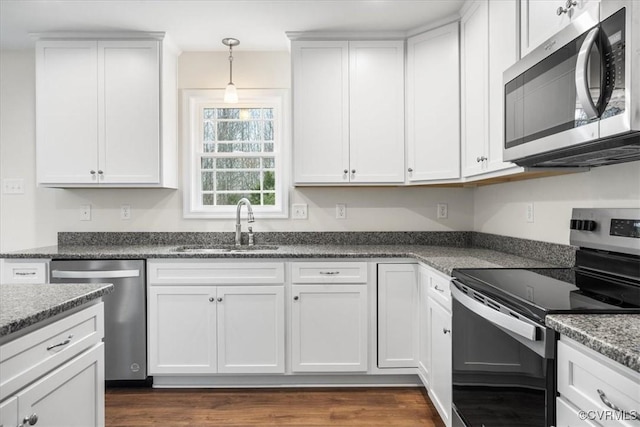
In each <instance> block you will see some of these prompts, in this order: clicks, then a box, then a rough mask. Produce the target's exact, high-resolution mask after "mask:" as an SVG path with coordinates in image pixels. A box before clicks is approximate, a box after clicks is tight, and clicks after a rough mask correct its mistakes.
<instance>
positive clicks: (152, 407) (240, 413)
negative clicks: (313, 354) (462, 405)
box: [105, 388, 444, 427]
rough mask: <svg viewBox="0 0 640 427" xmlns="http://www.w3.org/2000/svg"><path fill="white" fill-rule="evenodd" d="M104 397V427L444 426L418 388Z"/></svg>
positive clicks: (132, 391)
mask: <svg viewBox="0 0 640 427" xmlns="http://www.w3.org/2000/svg"><path fill="white" fill-rule="evenodd" d="M105 397H106V399H105V413H106V427H124V426H163V427H173V426H197V427H200V426H202V427H205V426H225V427H227V426H230V427H240V426H322V427H325V426H340V427H347V426H349V427H351V426H368V427H373V426H385V427H388V426H426V427H444V423H443V422H442V420H441V419H440V417H439V416H438V413H437V411H436V410H435V408H434V407H433V405H432V403H431V401H430V400H429V398H428V397H427V395H426V393H425V392H424V391H423V390H422V389H421V388H320V389H307V388H302V389H148V388H147V389H136V388H128V389H127V388H110V389H107V390H106V394H105Z"/></svg>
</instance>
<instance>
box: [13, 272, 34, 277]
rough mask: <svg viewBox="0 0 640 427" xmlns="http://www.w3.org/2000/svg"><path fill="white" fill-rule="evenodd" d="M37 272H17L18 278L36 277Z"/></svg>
mask: <svg viewBox="0 0 640 427" xmlns="http://www.w3.org/2000/svg"><path fill="white" fill-rule="evenodd" d="M35 275H36V272H35V271H16V276H35Z"/></svg>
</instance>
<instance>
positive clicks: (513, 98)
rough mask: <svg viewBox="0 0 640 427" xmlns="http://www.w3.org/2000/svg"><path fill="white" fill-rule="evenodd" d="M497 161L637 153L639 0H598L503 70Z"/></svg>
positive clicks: (546, 162) (575, 163)
mask: <svg viewBox="0 0 640 427" xmlns="http://www.w3.org/2000/svg"><path fill="white" fill-rule="evenodd" d="M503 77H504V106H505V108H504V119H505V120H504V135H505V141H504V151H503V154H504V160H505V161H511V162H514V163H517V164H518V165H520V166H525V167H586V166H601V165H607V164H614V163H622V162H628V161H634V160H640V2H639V1H633V0H630V1H629V0H627V1H615V0H602V1H601V2H599V3H596V4H595V5H594V7H591V8H590V9H589V10H586V11H584V12H583V13H582V14H581V15H579V16H577V17H575V18H574V19H573V20H572V22H571V24H570V25H569V26H568V27H566V28H564V29H563V30H562V31H561V32H559V33H558V34H556V35H555V36H554V37H552V38H550V39H549V40H547V41H546V42H545V43H543V44H542V45H541V46H540V47H538V48H536V49H535V50H534V51H532V52H531V53H530V54H528V55H527V56H525V57H524V58H522V59H521V60H520V61H519V62H517V63H516V64H515V65H513V66H512V67H510V68H509V69H507V70H506V71H505V72H504V75H503Z"/></svg>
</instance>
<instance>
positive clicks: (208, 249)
mask: <svg viewBox="0 0 640 427" xmlns="http://www.w3.org/2000/svg"><path fill="white" fill-rule="evenodd" d="M276 249H278V246H276V245H253V246H249V245H242V246H236V245H186V246H178V247H177V248H175V249H174V251H175V252H187V253H229V252H253V251H275V250H276Z"/></svg>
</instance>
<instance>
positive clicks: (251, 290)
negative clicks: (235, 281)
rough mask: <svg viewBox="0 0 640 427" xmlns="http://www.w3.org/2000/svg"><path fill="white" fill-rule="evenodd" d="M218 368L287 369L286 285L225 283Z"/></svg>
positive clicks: (227, 370) (234, 370)
mask: <svg viewBox="0 0 640 427" xmlns="http://www.w3.org/2000/svg"><path fill="white" fill-rule="evenodd" d="M217 295H218V304H217V306H218V372H219V373H284V286H221V287H218V289H217Z"/></svg>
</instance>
